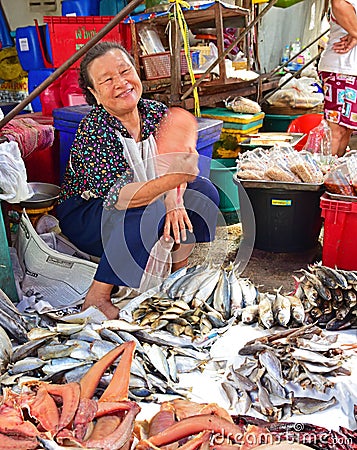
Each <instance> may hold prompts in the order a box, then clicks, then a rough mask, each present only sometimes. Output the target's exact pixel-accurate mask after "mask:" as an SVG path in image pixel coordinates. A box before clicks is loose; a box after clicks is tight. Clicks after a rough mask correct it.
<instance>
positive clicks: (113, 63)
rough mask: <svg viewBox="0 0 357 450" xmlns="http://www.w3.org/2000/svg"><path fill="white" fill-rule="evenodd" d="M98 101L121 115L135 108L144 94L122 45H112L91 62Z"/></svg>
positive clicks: (95, 94)
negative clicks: (111, 47) (118, 46)
mask: <svg viewBox="0 0 357 450" xmlns="http://www.w3.org/2000/svg"><path fill="white" fill-rule="evenodd" d="M88 75H89V77H90V79H91V80H92V84H93V88H89V89H90V90H91V92H92V94H93V95H94V97H95V98H96V100H97V103H98V104H101V105H103V107H104V108H105V109H106V110H107V111H108V112H109V113H110V114H112V115H114V116H116V117H119V118H120V117H122V116H123V115H125V114H127V113H130V112H132V111H133V110H135V108H136V106H137V104H138V101H139V99H140V97H141V95H142V91H143V88H142V84H141V80H140V78H139V75H138V73H137V72H136V69H135V67H134V66H133V64H132V63H131V61H130V59H129V58H128V56H127V55H126V54H125V53H123V52H122V51H121V50H120V49H111V50H109V51H108V52H107V53H105V54H104V55H102V56H99V57H98V58H96V59H94V60H93V61H92V62H91V63H90V64H89V66H88Z"/></svg>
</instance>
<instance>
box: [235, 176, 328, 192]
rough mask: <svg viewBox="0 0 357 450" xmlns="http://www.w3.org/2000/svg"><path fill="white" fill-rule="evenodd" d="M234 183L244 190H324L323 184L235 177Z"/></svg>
mask: <svg viewBox="0 0 357 450" xmlns="http://www.w3.org/2000/svg"><path fill="white" fill-rule="evenodd" d="M233 179H234V182H235V183H236V184H241V185H242V186H243V187H244V188H259V189H286V190H288V191H319V190H323V189H324V184H323V183H303V182H301V183H288V182H286V181H266V180H242V179H241V178H239V177H237V175H236V174H234V175H233Z"/></svg>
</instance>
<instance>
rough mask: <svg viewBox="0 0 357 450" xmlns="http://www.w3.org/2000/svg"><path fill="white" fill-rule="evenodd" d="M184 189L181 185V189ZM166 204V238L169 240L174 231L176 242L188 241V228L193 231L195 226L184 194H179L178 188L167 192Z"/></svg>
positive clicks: (164, 234)
mask: <svg viewBox="0 0 357 450" xmlns="http://www.w3.org/2000/svg"><path fill="white" fill-rule="evenodd" d="M183 189H184V188H182V187H180V191H181V190H183ZM165 206H166V219H165V225H164V233H163V236H164V239H165V240H169V238H170V236H171V232H172V234H173V237H174V240H175V243H176V244H179V243H180V242H184V241H186V237H187V236H186V230H189V231H190V232H191V233H192V231H193V227H192V224H191V221H190V219H189V217H188V215H187V211H186V209H185V206H184V204H183V200H182V195H179V194H178V192H177V189H173V190H171V191H169V192H168V193H167V195H166V198H165Z"/></svg>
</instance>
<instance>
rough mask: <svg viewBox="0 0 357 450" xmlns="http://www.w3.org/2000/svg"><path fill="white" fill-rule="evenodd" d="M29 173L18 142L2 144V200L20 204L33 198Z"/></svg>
mask: <svg viewBox="0 0 357 450" xmlns="http://www.w3.org/2000/svg"><path fill="white" fill-rule="evenodd" d="M32 195H33V189H32V188H31V186H30V185H29V184H28V183H27V173H26V167H25V164H24V161H23V159H22V157H21V152H20V149H19V146H18V144H17V142H4V143H2V144H0V199H1V200H6V201H7V202H9V203H20V202H21V201H24V200H27V199H28V198H30V197H32Z"/></svg>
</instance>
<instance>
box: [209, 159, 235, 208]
mask: <svg viewBox="0 0 357 450" xmlns="http://www.w3.org/2000/svg"><path fill="white" fill-rule="evenodd" d="M236 171H237V164H236V159H235V158H217V159H212V161H211V172H210V180H211V181H212V183H213V184H214V185H215V186H216V188H217V189H218V193H219V209H220V210H221V211H222V212H224V213H225V212H233V211H238V210H239V197H238V190H237V187H236V185H235V183H234V181H233V175H234V174H235V172H236Z"/></svg>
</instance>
